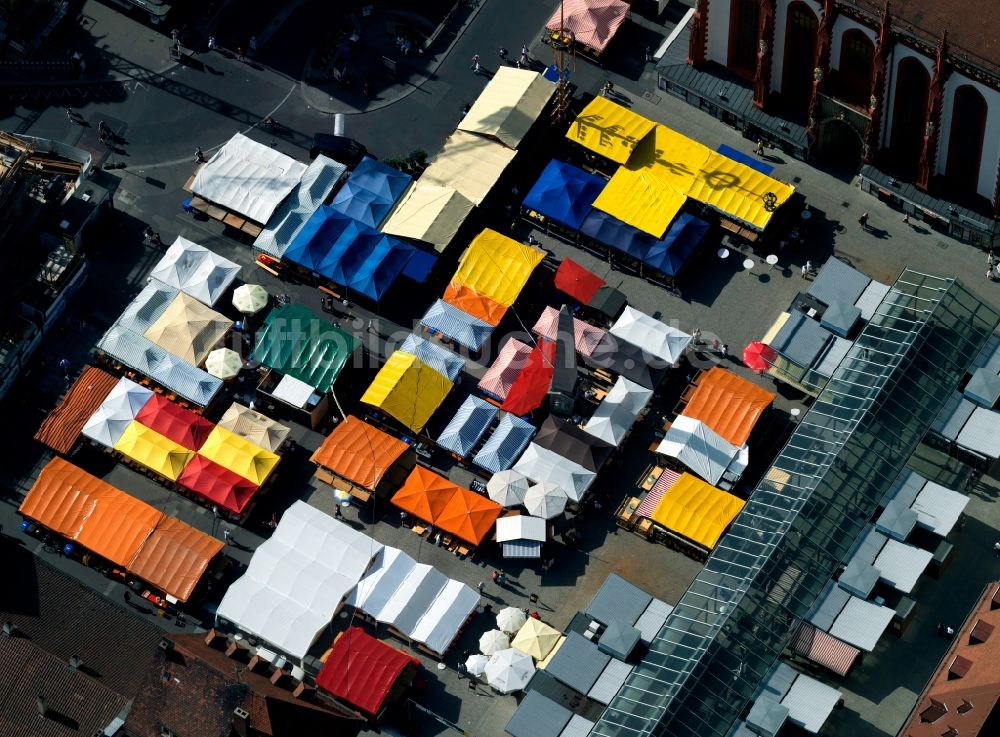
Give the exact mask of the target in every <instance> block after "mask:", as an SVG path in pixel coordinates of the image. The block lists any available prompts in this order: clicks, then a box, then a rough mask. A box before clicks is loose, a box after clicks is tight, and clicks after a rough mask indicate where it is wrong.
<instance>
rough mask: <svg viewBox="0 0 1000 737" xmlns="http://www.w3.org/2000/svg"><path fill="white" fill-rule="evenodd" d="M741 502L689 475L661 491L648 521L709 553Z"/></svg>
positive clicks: (740, 506) (741, 507)
mask: <svg viewBox="0 0 1000 737" xmlns="http://www.w3.org/2000/svg"><path fill="white" fill-rule="evenodd" d="M743 505H744V501H743V500H742V499H740V498H738V497H735V496H733V495H732V494H728V493H726V492H724V491H721V490H719V489H717V488H715V487H714V486H712V485H710V484H708V483H706V482H704V481H702V480H701V479H699V478H696V477H695V476H692V475H691V474H689V473H683V474H681V475H680V476H679V477H677V479H676V480H675V481H674V483H673V484H671V485H670V486H668V487H667V488H665V489H664V490H663V491H662V496H661V497H660V500H659V502H658V503H657V505H656V508H655V509H654V510H653V513H652V514H651V515H650V519H652V520H653V522H655V523H656V524H658V525H661V526H662V527H663V528H665V529H666V530H668V531H669V532H671V533H673V534H675V535H677V536H679V537H680V538H682V539H683V540H688V541H690V542H692V543H694V544H695V545H697V546H699V547H700V548H703V549H704V550H712V549H713V548H714V547H715V545H716V543H718V542H719V538H720V537H722V533H723V532H725V530H726V528H727V527H729V524H730V523H731V522H732V521H733V520H734V519H736V515H737V514H739V513H740V510H742V509H743Z"/></svg>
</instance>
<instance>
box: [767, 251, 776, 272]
mask: <svg viewBox="0 0 1000 737" xmlns="http://www.w3.org/2000/svg"><path fill="white" fill-rule="evenodd" d="M764 260H765V261H767V265H768V266H770V267H771V268H772V269H773V268H774V267H775V266H777V264H778V255H777V254H776V253H772V254H771V255H770V256H768V257H767V258H765V259H764Z"/></svg>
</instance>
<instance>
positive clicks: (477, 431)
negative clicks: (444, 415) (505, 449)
mask: <svg viewBox="0 0 1000 737" xmlns="http://www.w3.org/2000/svg"><path fill="white" fill-rule="evenodd" d="M496 416H497V408H496V407H495V406H494V405H492V404H490V403H489V402H487V401H486V400H484V399H480V398H479V397H472V396H470V397H466V398H465V401H464V402H463V403H462V406H461V407H459V408H458V411H457V412H456V413H455V416H454V417H453V418H452V419H451V422H449V423H448V425H447V426H446V427H445V429H444V430H442V431H441V434H440V435H439V436H438V439H437V444H438V445H439V446H441V447H442V448H444V449H445V450H450V451H451V452H452V453H454V454H456V455H458V456H460V457H462V458H465V457H466V456H468V455H469V453H471V452H472V449H473V448H474V447H475V446H476V444H477V443H478V442H479V440H480V438H482V436H483V433H485V432H486V430H487V429H488V428H489V426H490V425H492V424H493V420H495V419H496Z"/></svg>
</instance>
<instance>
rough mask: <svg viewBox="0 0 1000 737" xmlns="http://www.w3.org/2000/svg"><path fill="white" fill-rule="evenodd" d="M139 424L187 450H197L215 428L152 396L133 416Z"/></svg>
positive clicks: (197, 417)
mask: <svg viewBox="0 0 1000 737" xmlns="http://www.w3.org/2000/svg"><path fill="white" fill-rule="evenodd" d="M135 420H136V422H139V423H141V424H143V425H145V426H146V427H148V428H149V429H151V430H155V431H156V432H158V433H160V435H163V436H164V437H167V438H169V439H170V440H172V441H174V442H175V443H177V444H178V445H182V446H184V447H185V448H187V449H188V450H198V448H200V447H201V444H202V443H204V442H205V438H207V437H208V434H209V433H210V432H212V428H213V427H215V426H214V425H213V424H212V423H211V422H209V421H208V420H206V419H205V418H204V417H202V416H201V415H196V414H195V413H194V412H192V411H190V410H187V409H184V408H183V407H181V406H180V405H178V404H174V403H173V402H171V401H170V400H169V399H167V398H165V397H164V396H163V395H162V394H154V395H153V396H151V397H150V398H149V401H148V402H146V404H145V405H143V408H142V409H141V410H139V413H138V414H136V416H135Z"/></svg>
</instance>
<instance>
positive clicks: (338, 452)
mask: <svg viewBox="0 0 1000 737" xmlns="http://www.w3.org/2000/svg"><path fill="white" fill-rule="evenodd" d="M408 448H409V446H408V445H407V444H406V443H404V442H403V441H402V440H399V439H398V438H394V437H393V436H392V435H389V434H388V433H386V432H383V431H381V430H379V429H378V428H377V427H372V426H371V425H369V424H368V423H367V422H364V421H362V420H359V419H358V418H357V417H355V416H354V415H348V416H347V417H346V418H344V420H343V421H342V422H340V423H338V424H337V426H336V427H335V428H333V431H332V432H331V433H330V434H329V435H327V436H326V439H325V440H323V444H322V445H321V446H320V447H319V448H317V449H316V452H315V453H313V454H312V458H311V459H310V460H312V462H313V463H316V464H319V465H320V466H323V467H324V468H328V469H330V470H331V471H333V473H335V474H337V475H338V476H342V477H343V478H345V479H347V480H348V481H350V482H352V483H355V484H358V485H359V486H362V487H364V488H366V489H369V490H372V491H374V490H375V488H376V487H377V486H378V485H379V484H380V483H381V482H382V479H383V478H384V477H385V474H386V473H388V471H389V469H391V468H392V466H393V465H394V464H395V463H396V461H398V460H399V458H400V456H402V455H403V453H405V452H406V450H407V449H408Z"/></svg>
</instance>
